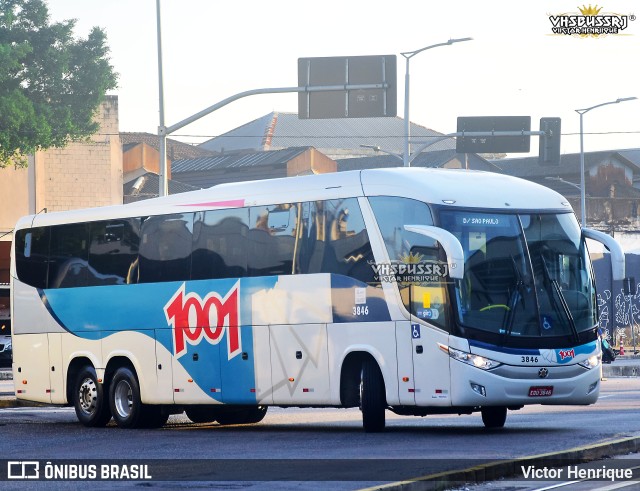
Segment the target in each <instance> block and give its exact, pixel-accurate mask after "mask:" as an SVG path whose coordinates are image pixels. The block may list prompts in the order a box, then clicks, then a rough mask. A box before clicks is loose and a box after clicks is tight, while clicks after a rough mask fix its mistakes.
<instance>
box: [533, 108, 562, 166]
mask: <svg viewBox="0 0 640 491" xmlns="http://www.w3.org/2000/svg"><path fill="white" fill-rule="evenodd" d="M560 127H561V121H560V118H540V131H544V135H540V142H539V146H538V161H539V163H540V165H560Z"/></svg>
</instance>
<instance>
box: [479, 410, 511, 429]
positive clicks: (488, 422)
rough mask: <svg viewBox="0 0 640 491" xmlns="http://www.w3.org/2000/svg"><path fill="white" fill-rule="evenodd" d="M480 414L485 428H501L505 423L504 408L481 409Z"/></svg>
mask: <svg viewBox="0 0 640 491" xmlns="http://www.w3.org/2000/svg"><path fill="white" fill-rule="evenodd" d="M480 412H481V413H482V422H483V423H484V426H485V428H502V427H503V426H504V423H505V421H507V408H506V407H504V406H498V407H483V408H482V409H481V410H480Z"/></svg>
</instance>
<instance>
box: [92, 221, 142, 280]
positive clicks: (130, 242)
mask: <svg viewBox="0 0 640 491" xmlns="http://www.w3.org/2000/svg"><path fill="white" fill-rule="evenodd" d="M90 225H91V241H90V243H89V270H88V277H87V284H88V285H89V286H96V285H123V284H128V283H137V282H138V279H137V269H136V268H137V264H138V246H139V245H140V219H139V218H129V219H122V220H111V221H101V222H93V223H91V224H90Z"/></svg>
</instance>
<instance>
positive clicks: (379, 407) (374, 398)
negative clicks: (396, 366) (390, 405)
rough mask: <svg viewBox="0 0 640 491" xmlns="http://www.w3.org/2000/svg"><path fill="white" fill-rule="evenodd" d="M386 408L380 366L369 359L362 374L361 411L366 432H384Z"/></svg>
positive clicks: (363, 364)
mask: <svg viewBox="0 0 640 491" xmlns="http://www.w3.org/2000/svg"><path fill="white" fill-rule="evenodd" d="M386 408H387V401H386V396H385V391H384V379H383V378H382V373H381V372H380V368H379V367H378V364H377V363H376V362H375V361H374V360H372V359H371V358H367V359H366V360H364V362H363V363H362V370H361V372H360V410H361V411H362V426H363V427H364V431H365V432H367V433H379V432H381V431H382V430H384V426H385V416H384V411H385V409H386Z"/></svg>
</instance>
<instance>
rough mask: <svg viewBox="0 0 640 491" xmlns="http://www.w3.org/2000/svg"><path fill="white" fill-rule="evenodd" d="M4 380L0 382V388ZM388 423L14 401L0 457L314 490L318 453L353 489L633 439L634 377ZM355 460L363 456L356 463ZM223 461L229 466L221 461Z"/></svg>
mask: <svg viewBox="0 0 640 491" xmlns="http://www.w3.org/2000/svg"><path fill="white" fill-rule="evenodd" d="M6 383H7V382H4V383H2V382H0V390H1V389H2V387H3V385H4V384H6ZM387 421H388V425H387V430H386V431H385V432H384V433H381V434H365V433H364V432H363V431H362V426H361V418H360V412H359V411H358V410H357V409H348V410H347V409H295V408H292V409H280V408H271V409H270V410H269V413H268V414H267V416H266V418H265V419H264V420H263V422H262V423H260V424H257V425H251V426H228V427H223V426H219V425H217V424H200V425H194V424H191V423H189V422H188V420H187V419H186V417H185V416H183V415H181V416H172V417H171V419H170V421H169V424H168V425H167V426H165V427H164V428H163V429H160V430H121V429H119V428H117V427H115V426H109V427H107V428H102V429H91V428H85V427H83V426H81V425H80V424H79V423H78V422H77V420H76V418H75V413H74V411H73V409H71V408H53V407H45V408H34V407H17V408H4V409H0V446H1V447H2V455H3V456H5V457H6V458H12V459H13V458H19V459H35V460H39V461H41V462H45V461H47V460H52V459H68V460H67V462H79V461H81V460H82V459H93V461H94V462H104V461H106V460H108V459H113V458H119V459H125V460H126V461H128V462H143V461H150V462H151V463H152V464H154V465H156V467H154V472H158V471H157V469H158V467H157V461H156V459H162V461H163V462H164V464H163V465H162V466H161V467H162V468H161V470H162V471H164V472H166V473H168V474H166V475H165V478H167V477H166V476H169V477H170V476H178V475H185V474H186V475H187V477H188V476H191V477H193V476H201V477H202V478H203V482H208V483H210V484H211V482H213V483H215V482H216V481H215V480H216V479H220V478H225V477H230V475H229V474H228V473H227V474H225V472H235V473H236V474H235V475H232V476H231V477H233V479H229V481H225V482H227V484H228V483H229V482H233V485H232V486H231V487H232V488H233V489H245V488H251V487H252V486H253V484H247V483H246V482H245V481H244V478H246V477H247V476H249V477H251V476H253V477H255V476H257V477H264V476H265V475H266V476H267V477H269V473H271V472H275V471H277V473H280V474H279V475H283V476H284V475H286V476H285V477H286V479H285V480H284V481H285V482H286V483H287V486H294V483H296V482H297V487H296V489H312V488H314V489H327V487H325V486H323V484H327V483H328V481H322V482H321V483H320V484H318V483H317V482H316V483H315V485H316V486H314V487H309V486H310V482H309V481H306V479H309V478H311V477H313V471H314V469H313V468H312V467H309V465H308V462H307V461H306V460H305V459H321V460H320V461H319V462H320V472H321V474H322V478H323V479H328V478H329V477H330V476H332V475H333V476H335V477H336V478H337V482H333V481H332V484H331V486H330V487H331V488H335V489H357V488H361V487H363V486H369V485H378V484H381V483H383V482H386V483H388V482H390V481H397V480H399V479H409V478H412V477H417V476H424V475H428V474H433V473H435V472H446V471H453V470H460V469H464V468H467V467H471V466H474V465H480V464H486V463H488V462H492V461H505V460H510V459H513V458H516V457H530V456H535V455H540V454H547V453H550V452H551V453H561V454H563V453H565V452H567V451H568V450H569V449H573V448H578V447H592V446H593V445H600V446H603V447H604V448H611V444H612V442H620V441H635V440H636V439H638V440H640V378H639V377H630V378H609V379H608V380H605V381H603V385H602V391H601V397H600V399H599V401H598V403H597V404H595V405H592V406H581V407H572V406H560V407H556V406H527V407H526V408H524V409H522V410H520V411H514V412H510V414H509V416H508V418H507V423H506V426H505V428H503V429H502V430H487V429H485V428H484V426H483V424H482V421H481V418H480V416H479V415H472V416H438V417H435V416H428V417H426V418H417V417H400V416H396V415H393V414H392V413H389V412H387ZM619 445H620V444H619V443H615V445H613V448H617V447H616V446H619ZM620 448H622V447H620ZM105 459H106V460H105ZM202 459H205V460H202ZM361 459H369V460H367V461H366V462H365V464H366V465H363V463H362V462H363V461H362V460H361ZM222 460H225V461H226V462H227V463H229V462H233V463H234V465H235V466H237V467H233V466H227V467H226V468H224V467H223V468H220V467H219V463H220V462H221V461H222ZM82 461H83V460H82ZM265 461H266V462H265ZM169 463H170V464H171V465H169ZM349 469H351V470H354V471H360V474H357V475H356V477H358V476H359V478H358V479H359V480H358V481H350V480H349V479H354V476H353V475H347V474H345V472H346V470H349ZM399 470H401V471H402V472H395V471H399ZM249 471H251V472H255V473H256V474H255V475H253V474H251V472H249ZM316 477H317V476H316ZM291 479H293V481H291ZM241 482H245V484H240V483H241ZM33 484H35V483H33ZM185 484H186V483H185ZM219 484H220V485H221V484H222V483H219ZM280 484H282V482H281V483H280ZM146 485H153V486H154V487H157V486H160V484H159V483H155V482H152V483H146ZM207 486H209V485H207ZM216 486H217V485H216ZM224 486H226V487H229V486H228V485H224ZM224 486H223V487H224ZM271 486H272V489H282V486H276V485H275V484H271ZM405 488H406V486H405ZM105 489H106V488H105ZM257 489H263V488H262V487H260V488H257Z"/></svg>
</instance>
